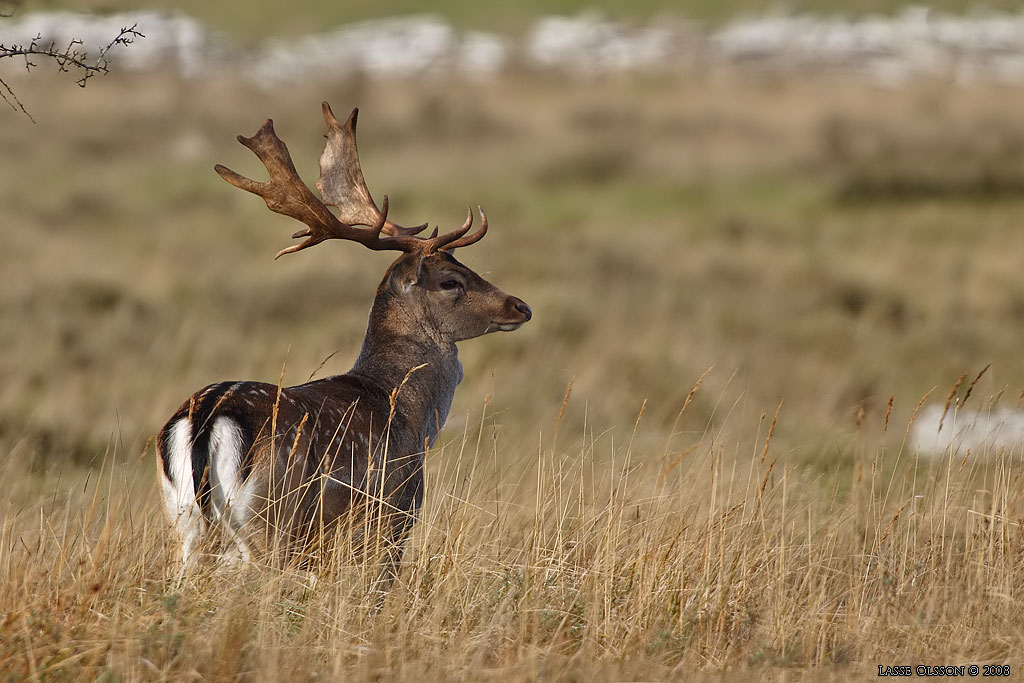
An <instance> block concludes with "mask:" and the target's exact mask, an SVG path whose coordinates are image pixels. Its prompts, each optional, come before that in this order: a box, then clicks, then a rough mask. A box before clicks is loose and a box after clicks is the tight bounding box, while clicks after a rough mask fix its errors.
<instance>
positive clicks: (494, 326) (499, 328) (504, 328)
mask: <svg viewBox="0 0 1024 683" xmlns="http://www.w3.org/2000/svg"><path fill="white" fill-rule="evenodd" d="M525 322H526V321H525V320H524V321H522V322H518V323H499V322H492V323H491V329H489V330H487V331H488V332H511V331H512V330H518V329H519V328H520V327H522V326H523V323H525Z"/></svg>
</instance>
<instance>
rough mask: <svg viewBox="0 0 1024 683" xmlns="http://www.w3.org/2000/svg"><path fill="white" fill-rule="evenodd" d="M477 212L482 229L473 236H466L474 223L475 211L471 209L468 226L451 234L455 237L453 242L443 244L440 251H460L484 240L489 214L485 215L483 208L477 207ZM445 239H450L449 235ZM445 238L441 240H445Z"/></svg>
mask: <svg viewBox="0 0 1024 683" xmlns="http://www.w3.org/2000/svg"><path fill="white" fill-rule="evenodd" d="M476 210H477V211H479V212H480V229H479V230H477V231H476V232H474V233H473V234H471V235H467V234H466V233H467V232H468V231H469V227H470V226H471V225H472V221H473V211H472V209H470V212H469V218H467V219H466V224H465V225H463V226H462V228H461V229H459V230H456V231H455V232H453V233H450V234H451V235H452V236H453V238H452V241H450V242H447V243H444V244H441V246H439V247H438V248H439V249H445V250H452V249H458V248H459V247H468V246H469V245H471V244H475V243H476V242H479V241H480V240H481V239H483V236H484V235H486V234H487V214H485V213H484V210H483V208H481V207H479V206H478V207H476ZM444 237H448V235H445V236H444ZM444 237H442V238H441V239H444Z"/></svg>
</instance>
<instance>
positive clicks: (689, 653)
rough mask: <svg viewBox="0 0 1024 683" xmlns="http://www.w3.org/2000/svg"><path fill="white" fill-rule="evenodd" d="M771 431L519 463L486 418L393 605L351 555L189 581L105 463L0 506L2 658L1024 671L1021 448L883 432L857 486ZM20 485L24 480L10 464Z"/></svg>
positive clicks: (62, 663)
mask: <svg viewBox="0 0 1024 683" xmlns="http://www.w3.org/2000/svg"><path fill="white" fill-rule="evenodd" d="M681 421H682V422H684V423H685V422H686V421H687V416H686V415H685V413H684V415H683V416H682V419H681ZM638 423H639V424H638V430H639V432H642V431H643V429H644V427H643V420H642V419H640V420H639V421H638ZM761 425H762V429H764V430H765V431H766V432H767V436H764V435H762V436H763V438H758V439H757V440H756V441H755V442H754V443H748V444H743V443H739V444H729V445H724V444H726V443H729V441H730V440H729V439H723V436H724V434H723V432H722V430H716V431H708V432H706V433H704V435H703V436H702V437H700V438H699V439H698V440H697V441H696V442H695V443H693V444H688V446H687V448H686V449H685V450H683V451H677V450H676V447H677V444H675V443H674V442H670V443H669V444H667V446H666V448H665V449H664V451H663V452H651V451H645V450H641V449H638V448H637V447H636V443H637V442H636V441H635V440H634V438H633V437H629V436H627V439H626V443H625V444H621V445H617V444H616V443H615V439H613V438H612V437H611V436H610V435H607V434H604V435H594V434H592V433H591V432H590V431H589V430H588V431H586V432H583V433H564V432H562V433H558V430H557V429H556V430H555V433H556V434H558V441H559V442H560V443H556V439H555V438H552V439H550V440H543V439H542V440H541V442H540V443H539V444H538V446H537V449H536V451H535V452H534V453H524V454H520V455H519V456H517V457H515V456H514V454H512V453H510V452H509V449H508V448H507V446H506V444H505V443H504V442H503V440H502V438H501V437H500V435H499V434H498V430H497V429H496V425H495V424H494V422H493V419H492V418H491V417H490V416H488V415H486V414H484V416H483V417H481V418H480V419H479V420H478V422H477V423H476V424H474V427H473V429H472V430H471V432H470V433H468V434H463V435H461V436H456V437H455V438H453V439H452V440H450V441H449V442H447V443H446V444H445V446H444V448H442V449H440V450H438V451H435V452H433V453H431V468H430V481H429V485H428V490H429V491H430V492H431V493H430V495H429V496H428V498H429V502H428V505H427V507H426V509H425V510H424V514H423V518H422V520H421V522H420V524H419V526H418V529H417V531H416V533H415V534H414V537H413V540H412V543H411V547H410V549H409V553H408V556H407V565H406V566H405V568H404V570H403V573H402V575H401V580H400V582H399V585H398V586H397V587H396V588H395V590H394V591H393V592H392V594H391V595H390V596H389V598H388V600H387V602H386V604H385V605H384V608H383V610H382V611H380V612H379V613H377V612H376V611H375V609H374V604H373V600H372V598H370V597H368V592H367V590H366V588H367V586H368V585H369V580H368V578H371V577H368V576H367V574H368V572H367V571H366V568H365V566H364V565H356V566H346V564H345V562H344V561H341V563H340V566H337V567H335V568H334V571H332V572H329V573H326V574H324V575H321V576H320V577H319V581H317V582H316V583H315V584H312V585H311V584H310V583H309V580H308V578H307V576H306V575H305V574H303V573H295V572H287V571H286V572H280V571H276V570H271V569H261V568H260V567H258V566H252V567H249V568H247V569H245V570H238V569H237V568H229V567H220V566H217V565H207V566H206V567H205V568H204V569H203V570H201V571H200V572H198V573H197V574H195V575H193V576H192V577H191V578H189V579H188V580H186V582H185V583H184V584H178V583H177V581H176V580H175V578H174V574H175V563H174V562H173V561H169V552H168V548H167V547H166V541H167V538H166V534H165V533H164V530H165V527H164V525H163V522H162V519H161V518H160V517H159V513H158V512H157V511H156V510H155V509H154V505H152V504H151V502H150V501H152V499H153V498H154V497H155V495H154V494H155V487H154V486H153V484H152V481H151V479H150V478H149V476H144V475H148V474H149V469H148V468H147V467H140V466H139V465H137V464H129V465H127V466H124V465H120V464H117V463H116V462H115V461H116V459H114V458H111V459H109V460H108V466H107V468H106V471H102V472H100V473H99V476H98V479H97V480H96V481H95V482H94V483H92V484H87V485H85V486H84V487H83V486H82V485H80V484H79V483H77V482H76V483H75V484H74V485H73V486H71V487H68V486H67V485H66V484H56V485H55V486H54V489H53V492H52V494H51V495H49V496H47V497H46V498H45V499H44V500H43V502H42V504H41V506H40V505H29V506H24V507H20V508H17V509H15V507H14V506H13V504H11V503H10V502H8V501H0V502H2V503H3V504H4V506H5V508H6V509H7V510H8V514H7V517H6V521H5V523H4V526H3V529H2V531H0V540H2V541H3V544H2V546H0V570H2V572H3V576H4V584H3V585H4V591H3V598H0V615H2V622H0V635H2V638H0V643H2V645H0V661H4V662H5V666H4V670H5V671H6V672H7V673H8V675H10V676H12V677H13V678H27V677H33V678H34V677H44V678H45V677H50V676H53V675H57V676H58V677H60V676H68V675H73V676H74V677H90V678H93V677H109V676H114V677H116V678H128V679H143V680H150V679H164V678H172V679H179V678H186V679H195V678H200V679H213V680H223V679H235V678H259V679H267V678H270V679H274V680H281V679H289V680H302V679H320V678H327V679H330V680H339V679H344V680H351V679H354V678H359V679H376V678H385V679H387V680H422V679H423V678H425V677H426V678H431V679H439V680H452V679H468V680H533V679H536V678H550V679H555V680H566V679H568V680H622V679H658V680H661V679H690V678H692V677H693V676H694V675H695V673H696V672H701V671H705V672H706V671H722V670H726V671H732V672H734V673H742V672H757V673H758V674H759V675H761V676H765V675H772V674H773V675H775V676H778V677H783V676H784V674H785V672H787V671H788V672H790V674H791V675H795V674H796V673H798V672H799V671H801V670H806V669H807V668H808V667H810V668H812V669H817V668H818V667H825V669H824V670H823V671H819V672H818V673H817V674H815V675H816V676H819V675H823V674H827V673H832V674H834V675H837V676H841V677H844V678H851V677H865V678H866V677H868V676H873V675H874V674H875V666H876V665H877V664H879V663H882V664H892V663H900V664H906V663H911V664H919V663H927V664H969V663H984V662H997V663H1007V662H1011V663H1012V664H1013V665H1014V666H1016V665H1017V664H1018V662H1017V660H1016V653H1017V652H1019V651H1020V648H1021V646H1022V645H1024V643H1022V641H1021V630H1020V626H1021V622H1020V617H1019V614H1020V612H1019V610H1018V609H1017V607H1018V603H1019V597H1017V596H1019V595H1020V591H1021V590H1022V589H1024V585H1022V583H1024V579H1022V578H1021V577H1022V575H1024V574H1022V571H1021V570H1022V560H1024V554H1022V553H1024V547H1022V544H1021V536H1020V533H1019V527H1020V520H1021V518H1022V509H1021V494H1020V490H1021V481H1020V472H1019V467H1015V466H1014V465H1013V462H1015V461H1019V457H1020V454H1019V453H1014V454H1006V453H1003V454H998V455H997V454H974V455H973V456H972V457H961V455H960V454H954V453H950V454H948V455H947V457H945V458H943V459H941V460H935V461H931V462H922V461H919V460H917V459H916V458H915V457H914V456H913V455H911V454H909V453H907V452H904V451H903V450H902V448H901V447H900V446H899V442H900V435H899V434H888V435H887V434H884V433H882V428H881V425H873V426H871V427H870V428H865V432H870V435H868V434H862V436H861V439H862V440H861V442H860V443H859V444H858V448H857V452H858V455H857V459H856V464H855V467H854V469H853V470H852V472H851V473H850V474H849V475H848V474H846V473H844V474H838V473H837V474H836V475H835V476H833V477H830V478H828V479H827V480H826V481H824V482H822V481H814V480H812V479H811V478H810V477H808V476H807V474H806V473H805V472H801V471H800V470H799V469H798V468H795V467H792V466H790V465H788V464H785V463H780V462H779V458H780V456H779V454H777V453H776V452H775V451H773V450H772V444H771V443H770V442H771V431H770V429H769V428H768V420H767V416H762V419H761ZM773 426H774V425H773ZM868 443H871V444H874V445H870V446H869V445H867V444H868ZM510 456H513V457H510ZM2 474H3V476H4V478H5V479H7V480H10V479H11V478H14V479H21V478H23V477H25V473H24V472H20V471H19V470H18V463H17V461H10V462H8V464H7V465H6V467H5V469H4V471H3V472H2ZM823 484H824V486H822V485H823ZM823 492H824V494H825V495H823ZM126 493H127V495H126ZM747 675H749V674H747Z"/></svg>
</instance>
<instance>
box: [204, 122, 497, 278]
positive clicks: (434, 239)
mask: <svg viewBox="0 0 1024 683" xmlns="http://www.w3.org/2000/svg"><path fill="white" fill-rule="evenodd" d="M323 112H324V121H326V123H327V144H326V145H325V146H324V152H323V154H322V155H320V179H319V180H318V181H317V183H316V186H317V189H318V190H320V194H321V196H322V197H323V199H322V200H321V199H318V198H317V197H316V195H314V194H313V192H312V191H311V190H310V189H309V187H307V186H306V184H305V183H304V182H303V181H302V179H301V178H300V177H299V174H298V172H297V171H296V170H295V165H294V164H293V163H292V158H291V155H290V154H289V153H288V147H287V146H286V145H285V144H284V142H283V141H282V140H281V139H280V138H279V137H277V133H275V132H274V122H273V121H271V120H270V119H267V120H266V122H265V123H264V124H263V125H262V126H261V127H260V129H259V130H258V131H256V134H255V135H253V136H252V137H251V138H247V137H245V136H242V135H239V136H238V141H239V142H241V143H242V144H243V145H245V146H246V147H248V148H249V149H251V150H252V151H253V152H254V153H255V154H256V156H257V157H259V159H260V161H262V162H263V165H264V166H266V167H267V171H268V172H269V174H270V180H268V181H266V182H258V181H255V180H252V179H250V178H246V177H245V176H241V175H239V174H238V173H235V172H234V171H232V170H231V169H229V168H227V167H225V166H222V165H220V164H217V165H216V166H214V170H215V171H217V173H218V174H220V176H221V177H222V178H224V180H226V181H228V182H229V183H231V184H232V185H234V186H235V187H239V188H241V189H243V190H245V191H247V192H252V193H253V194H255V195H259V196H260V197H262V198H263V200H264V201H265V202H266V203H267V208H269V209H270V210H271V211H274V212H276V213H279V214H282V215H285V216H290V217H291V218H295V219H296V220H299V221H302V222H303V223H305V224H306V226H307V227H306V228H305V229H304V230H299V231H298V232H296V233H295V234H294V235H292V237H295V238H298V237H305V238H306V239H305V241H303V242H301V243H299V244H295V245H292V246H290V247H287V248H285V249H282V250H281V251H279V252H278V253H277V256H276V257H275V258H277V257H280V256H281V255H282V254H290V253H292V252H296V251H300V250H302V249H305V248H306V247H311V246H313V245H315V244H319V243H320V242H323V241H324V240H329V239H344V240H351V241H353V242H359V243H360V244H362V245H363V246H365V247H367V248H369V249H373V250H375V251H384V250H397V251H404V252H406V253H411V252H414V251H419V252H423V253H430V252H433V251H437V250H439V249H456V248H458V247H465V246H469V245H470V244H473V243H474V242H477V241H479V240H480V239H481V238H482V237H483V236H484V235H485V234H487V216H486V215H485V214H484V212H483V210H482V209H479V207H478V210H479V211H480V229H479V230H477V231H476V232H474V233H472V234H467V233H468V232H469V229H470V227H472V225H473V212H472V210H470V211H469V213H468V215H467V217H466V222H465V223H463V225H462V227H460V228H458V229H457V230H453V231H452V232H449V233H446V234H444V235H438V234H437V229H436V228H435V229H434V232H433V234H432V235H431V236H430V237H426V238H423V237H417V234H418V233H420V232H422V231H423V229H424V228H426V227H427V224H426V223H424V224H423V225H420V226H416V227H412V228H405V227H402V226H401V225H398V224H397V223H393V222H391V221H389V220H388V217H387V216H388V198H387V196H385V197H384V199H383V202H382V203H381V208H380V209H378V208H377V205H376V204H375V203H374V201H373V197H371V196H370V191H369V190H368V189H367V188H366V181H365V180H364V179H363V171H362V169H360V167H359V154H358V150H357V148H356V118H357V116H358V114H359V110H358V109H353V110H352V113H351V114H349V117H348V120H347V121H345V123H344V125H343V124H341V123H340V122H339V121H338V119H337V118H335V116H334V112H333V111H331V106H330V105H329V104H327V102H324V103H323ZM328 206H335V207H337V208H338V211H339V215H338V216H335V215H334V214H333V213H331V210H330V209H328V208H327V207H328ZM357 225H365V226H369V229H366V228H357V227H354V226H357Z"/></svg>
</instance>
